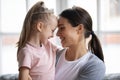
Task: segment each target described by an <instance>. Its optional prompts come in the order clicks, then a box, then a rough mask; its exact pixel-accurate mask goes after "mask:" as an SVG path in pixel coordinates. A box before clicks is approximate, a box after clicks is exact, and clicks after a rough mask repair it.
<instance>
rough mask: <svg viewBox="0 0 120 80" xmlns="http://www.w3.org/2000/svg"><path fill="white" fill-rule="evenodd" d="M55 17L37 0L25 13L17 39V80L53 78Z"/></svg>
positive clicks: (46, 79) (50, 79)
mask: <svg viewBox="0 0 120 80" xmlns="http://www.w3.org/2000/svg"><path fill="white" fill-rule="evenodd" d="M56 26H57V18H56V17H55V15H54V14H53V11H52V10H49V9H47V8H45V7H44V2H41V1H40V2H37V3H36V4H35V5H34V6H33V7H32V8H31V9H30V10H29V11H28V13H27V15H26V18H25V20H24V24H23V29H22V32H21V35H20V39H19V41H18V45H17V46H18V52H17V60H18V64H19V80H31V79H32V80H54V74H55V59H56V51H57V49H58V48H57V47H56V46H54V45H53V44H52V43H50V42H49V41H48V39H49V38H51V37H53V32H54V30H55V29H56Z"/></svg>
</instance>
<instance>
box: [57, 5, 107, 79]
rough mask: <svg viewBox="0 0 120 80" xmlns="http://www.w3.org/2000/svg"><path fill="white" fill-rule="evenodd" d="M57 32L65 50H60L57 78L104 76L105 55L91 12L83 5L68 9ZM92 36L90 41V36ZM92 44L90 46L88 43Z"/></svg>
mask: <svg viewBox="0 0 120 80" xmlns="http://www.w3.org/2000/svg"><path fill="white" fill-rule="evenodd" d="M57 36H59V37H60V39H61V44H62V46H63V47H64V49H63V50H61V51H59V52H58V56H59V57H58V56H57V58H59V59H58V60H57V63H56V76H55V80H102V79H103V78H104V75H105V64H104V56H103V52H102V48H101V45H100V42H99V40H98V38H97V36H96V35H95V33H94V31H93V29H92V19H91V16H90V15H89V13H88V12H87V11H86V10H84V9H83V8H80V7H73V8H70V9H66V10H64V11H63V12H62V13H61V14H60V17H59V21H58V32H57ZM90 36H91V40H90V41H89V43H88V45H86V39H87V38H89V37H90ZM87 46H88V47H87Z"/></svg>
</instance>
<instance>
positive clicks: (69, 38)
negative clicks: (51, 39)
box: [57, 17, 79, 47]
mask: <svg viewBox="0 0 120 80" xmlns="http://www.w3.org/2000/svg"><path fill="white" fill-rule="evenodd" d="M57 36H59V38H60V39H61V44H62V46H63V47H70V46H73V45H76V44H77V43H78V39H79V33H78V27H72V25H71V24H70V23H69V22H68V20H67V19H66V18H63V17H60V18H59V20H58V32H57Z"/></svg>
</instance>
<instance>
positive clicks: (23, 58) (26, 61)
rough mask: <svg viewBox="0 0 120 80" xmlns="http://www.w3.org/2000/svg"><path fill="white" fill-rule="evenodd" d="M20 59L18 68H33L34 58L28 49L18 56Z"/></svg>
mask: <svg viewBox="0 0 120 80" xmlns="http://www.w3.org/2000/svg"><path fill="white" fill-rule="evenodd" d="M17 59H18V67H19V68H20V67H27V68H29V69H30V68H31V62H32V56H31V53H30V52H29V51H28V50H26V49H22V50H21V51H20V52H19V53H18V56H17Z"/></svg>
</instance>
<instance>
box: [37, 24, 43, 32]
mask: <svg viewBox="0 0 120 80" xmlns="http://www.w3.org/2000/svg"><path fill="white" fill-rule="evenodd" d="M43 26H44V23H43V22H38V23H37V26H36V27H37V30H38V31H39V32H42V29H43Z"/></svg>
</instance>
